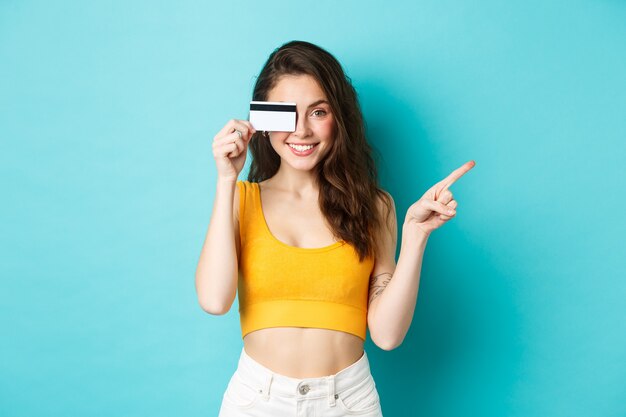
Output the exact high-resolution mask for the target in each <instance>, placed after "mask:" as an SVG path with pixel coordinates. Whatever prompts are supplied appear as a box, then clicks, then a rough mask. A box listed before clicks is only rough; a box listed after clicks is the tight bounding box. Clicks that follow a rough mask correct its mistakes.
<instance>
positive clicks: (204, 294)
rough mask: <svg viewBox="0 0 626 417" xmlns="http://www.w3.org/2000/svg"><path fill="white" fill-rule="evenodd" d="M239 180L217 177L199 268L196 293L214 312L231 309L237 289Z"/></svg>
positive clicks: (204, 304)
mask: <svg viewBox="0 0 626 417" xmlns="http://www.w3.org/2000/svg"><path fill="white" fill-rule="evenodd" d="M236 187H237V186H236V180H235V181H232V180H228V181H225V180H224V181H223V180H218V182H217V188H216V192H215V200H214V203H213V212H212V214H211V220H210V222H209V227H208V230H207V234H206V238H205V240H204V244H203V246H202V251H201V253H200V259H199V261H198V266H197V269H196V292H197V295H198V301H199V303H200V305H201V306H202V308H203V309H204V310H205V311H207V312H209V313H212V314H223V313H225V312H227V311H228V310H229V309H230V306H231V305H232V302H233V301H234V298H235V294H236V291H237V276H238V267H237V250H236V248H235V235H234V234H235V233H238V231H236V230H234V221H233V197H234V193H235V191H236Z"/></svg>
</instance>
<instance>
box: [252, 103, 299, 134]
mask: <svg viewBox="0 0 626 417" xmlns="http://www.w3.org/2000/svg"><path fill="white" fill-rule="evenodd" d="M249 121H250V124H252V127H254V128H255V129H256V130H257V131H261V130H267V131H269V132H294V131H295V130H296V103H286V102H282V101H251V102H250V117H249Z"/></svg>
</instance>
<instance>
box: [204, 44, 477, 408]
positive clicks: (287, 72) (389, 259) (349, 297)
mask: <svg viewBox="0 0 626 417" xmlns="http://www.w3.org/2000/svg"><path fill="white" fill-rule="evenodd" d="M253 100H255V101H273V102H295V103H296V130H295V131H294V132H261V131H257V130H255V129H254V127H253V126H252V125H251V124H250V122H248V121H246V120H234V119H233V120H230V121H229V122H228V123H226V125H225V126H224V127H223V129H222V130H221V131H220V132H218V133H217V135H215V137H214V139H213V155H214V158H215V162H216V166H217V172H218V181H217V189H216V197H215V201H214V207H213V213H212V216H211V221H210V225H209V229H208V232H207V237H206V240H205V242H204V246H203V248H202V253H201V256H200V260H199V263H198V268H197V271H196V290H197V292H198V299H199V302H200V305H201V306H202V308H203V309H204V310H205V311H207V312H209V313H211V314H225V313H226V312H228V311H229V309H230V307H231V305H232V303H233V302H234V298H235V296H236V291H237V289H238V290H239V291H238V293H239V312H240V320H241V328H242V335H243V345H244V346H243V349H242V351H241V355H240V358H239V363H238V368H237V370H236V371H235V373H234V374H233V375H232V377H231V379H230V382H229V384H228V387H227V388H226V391H225V393H224V396H223V401H222V405H221V409H220V414H219V415H220V417H230V416H290V415H293V416H329V417H330V416H345V415H363V416H382V410H381V405H380V398H379V396H378V391H377V389H376V384H375V382H374V379H373V377H372V375H371V372H370V367H369V362H368V358H367V355H366V353H365V351H364V349H363V346H364V341H365V337H366V328H369V332H370V337H371V338H372V341H373V342H374V343H375V344H376V345H377V346H379V347H381V348H382V349H385V350H390V349H393V348H395V347H396V346H398V345H399V344H400V343H401V341H402V340H403V338H404V335H405V334H406V332H407V331H408V327H409V325H410V323H411V319H412V316H413V310H414V307H415V301H416V297H417V290H418V286H419V274H420V269H421V262H422V255H423V252H424V248H425V246H426V241H427V239H428V236H429V235H430V233H431V232H432V231H433V230H434V229H436V228H438V227H440V226H441V225H442V224H444V223H445V222H446V221H448V220H449V219H451V218H452V217H454V215H455V208H456V206H457V203H456V201H455V200H453V198H452V193H451V192H450V191H449V190H448V187H449V186H450V185H451V184H452V182H454V181H455V180H456V179H457V178H459V177H460V176H461V175H463V174H464V173H465V172H467V170H469V169H470V168H471V167H473V161H470V162H468V163H467V164H465V165H463V166H462V167H461V168H459V169H457V170H456V171H454V172H453V173H452V174H451V175H450V176H449V177H448V178H446V179H445V180H443V181H442V182H440V183H438V184H436V185H435V186H434V187H433V188H431V189H430V190H429V191H428V192H427V193H426V194H425V195H424V196H423V197H422V198H421V199H420V200H419V201H417V202H416V203H414V204H413V205H412V206H411V207H410V208H409V210H408V212H407V215H406V218H405V221H404V225H403V242H402V249H401V255H400V258H399V261H398V267H397V268H396V263H395V252H396V237H397V231H396V228H397V223H396V215H395V205H394V201H393V198H392V197H391V195H390V194H388V193H387V192H385V191H384V190H382V189H381V188H379V187H378V179H377V170H376V166H375V164H374V161H373V159H372V156H371V152H372V150H371V148H370V146H369V144H368V142H367V140H366V138H365V129H364V123H363V119H362V114H361V110H360V107H359V104H358V100H357V95H356V92H355V90H354V88H353V87H352V85H351V82H350V80H349V78H348V77H347V76H346V75H345V74H344V72H343V69H342V67H341V65H340V64H339V62H338V61H337V60H336V59H335V58H334V57H333V56H332V55H331V54H330V53H328V52H327V51H325V50H324V49H322V48H320V47H318V46H316V45H313V44H311V43H308V42H302V41H292V42H288V43H286V44H284V45H282V46H281V47H280V48H278V49H276V50H275V51H274V52H273V53H272V54H271V55H270V57H269V58H268V60H267V62H266V63H265V65H264V67H263V69H262V70H261V73H260V75H259V77H258V79H257V81H256V84H255V87H254V92H253ZM248 147H250V150H251V152H252V157H253V159H252V163H251V168H250V173H249V175H248V180H246V181H238V180H237V178H238V175H239V173H240V172H241V170H242V168H243V166H244V162H245V158H246V154H247V150H248ZM392 277H393V279H392Z"/></svg>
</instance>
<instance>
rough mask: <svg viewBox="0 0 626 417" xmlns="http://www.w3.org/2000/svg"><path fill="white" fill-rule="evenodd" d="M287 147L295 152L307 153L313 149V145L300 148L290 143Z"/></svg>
mask: <svg viewBox="0 0 626 417" xmlns="http://www.w3.org/2000/svg"><path fill="white" fill-rule="evenodd" d="M288 145H289V146H291V147H292V148H294V149H295V150H296V151H300V152H302V151H308V150H309V149H311V148H313V145H308V146H300V145H292V144H291V143H289V144H288Z"/></svg>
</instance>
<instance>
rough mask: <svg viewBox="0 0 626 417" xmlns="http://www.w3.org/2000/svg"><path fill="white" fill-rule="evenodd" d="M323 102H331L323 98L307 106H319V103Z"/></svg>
mask: <svg viewBox="0 0 626 417" xmlns="http://www.w3.org/2000/svg"><path fill="white" fill-rule="evenodd" d="M322 103H326V104H330V103H328V101H327V100H324V99H321V100H317V101H315V102H313V103H311V104H309V107H307V109H310V108H311V107H315V106H317V105H319V104H322Z"/></svg>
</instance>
